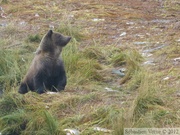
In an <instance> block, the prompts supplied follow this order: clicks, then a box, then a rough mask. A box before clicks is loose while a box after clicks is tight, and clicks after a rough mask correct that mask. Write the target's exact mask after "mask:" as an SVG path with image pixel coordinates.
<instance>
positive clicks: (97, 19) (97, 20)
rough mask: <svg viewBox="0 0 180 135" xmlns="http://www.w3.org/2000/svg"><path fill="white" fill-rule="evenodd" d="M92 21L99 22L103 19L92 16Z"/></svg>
mask: <svg viewBox="0 0 180 135" xmlns="http://www.w3.org/2000/svg"><path fill="white" fill-rule="evenodd" d="M92 21H93V22H99V21H105V19H99V18H94V19H93V20H92Z"/></svg>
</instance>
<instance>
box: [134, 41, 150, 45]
mask: <svg viewBox="0 0 180 135" xmlns="http://www.w3.org/2000/svg"><path fill="white" fill-rule="evenodd" d="M147 43H148V42H134V44H135V45H145V44H147Z"/></svg>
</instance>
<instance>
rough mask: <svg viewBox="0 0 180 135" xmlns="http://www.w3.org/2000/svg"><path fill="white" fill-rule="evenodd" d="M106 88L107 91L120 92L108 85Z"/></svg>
mask: <svg viewBox="0 0 180 135" xmlns="http://www.w3.org/2000/svg"><path fill="white" fill-rule="evenodd" d="M105 90H106V91H107V92H119V91H118V90H113V89H111V88H108V87H106V88H105Z"/></svg>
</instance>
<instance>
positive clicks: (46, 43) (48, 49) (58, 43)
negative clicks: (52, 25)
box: [36, 30, 71, 56]
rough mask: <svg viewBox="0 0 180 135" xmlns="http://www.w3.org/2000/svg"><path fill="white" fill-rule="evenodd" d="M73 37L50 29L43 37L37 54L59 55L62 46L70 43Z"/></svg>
mask: <svg viewBox="0 0 180 135" xmlns="http://www.w3.org/2000/svg"><path fill="white" fill-rule="evenodd" d="M70 40H71V37H69V36H64V35H62V34H60V33H58V32H53V31H52V30H49V31H48V32H47V34H46V35H45V36H44V37H43V38H42V40H41V43H40V45H39V47H38V49H37V50H36V54H39V53H48V54H54V55H56V56H59V55H60V53H61V51H62V48H63V47H64V46H66V45H67V43H69V41H70Z"/></svg>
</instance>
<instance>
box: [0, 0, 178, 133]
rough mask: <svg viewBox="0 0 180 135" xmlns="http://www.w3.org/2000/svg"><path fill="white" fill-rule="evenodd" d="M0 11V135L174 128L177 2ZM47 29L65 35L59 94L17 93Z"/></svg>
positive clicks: (11, 3)
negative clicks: (65, 78)
mask: <svg viewBox="0 0 180 135" xmlns="http://www.w3.org/2000/svg"><path fill="white" fill-rule="evenodd" d="M0 7H2V8H1V10H0V12H1V16H0V24H1V25H0V37H1V38H0V91H3V92H4V94H3V96H2V95H1V97H0V132H1V133H2V134H7V135H12V134H13V135H19V134H22V135H29V134H37V135H46V134H47V135H49V134H52V135H63V134H66V132H67V129H76V130H78V131H79V132H80V133H81V134H83V135H97V134H98V135H101V134H102V135H104V134H107V135H108V134H115V135H121V134H123V129H124V128H131V127H134V128H135V127H138V128H142V127H146V128H151V127H155V128H165V127H171V128H172V127H174V128H175V127H178V126H179V125H180V119H179V118H180V110H179V109H180V99H179V96H180V90H179V88H180V82H179V79H180V76H179V74H180V70H179V66H180V61H179V59H178V58H179V57H180V39H179V36H180V31H179V30H180V22H179V21H178V19H179V18H180V16H179V12H180V7H179V2H178V0H174V1H170V0H166V1H162V2H158V1H149V2H148V1H138V0H135V1H133V2H131V1H125V0H120V1H118V0H113V1H112V0H111V1H110V0H109V1H108V0H107V1H105V2H104V1H93V0H91V1H88V2H85V1H80V0H68V1H53V2H52V1H48V0H46V1H43V2H42V1H39V0H38V1H37V0H36V1H34V0H32V1H25V0H24V1H21V2H19V1H16V0H7V1H6V0H2V1H1V5H0ZM50 28H51V29H54V31H58V32H61V33H63V34H65V35H69V36H72V40H71V42H70V43H69V44H68V45H67V46H66V47H65V48H64V50H63V53H62V57H63V59H64V62H65V68H66V71H67V76H68V84H67V87H66V90H65V91H63V92H60V93H57V94H47V93H46V94H42V95H38V94H36V93H32V92H29V93H28V94H25V95H20V94H18V93H17V90H18V87H19V83H20V81H21V80H22V78H23V76H24V75H25V73H26V71H27V69H28V67H29V64H30V63H31V60H32V58H33V57H34V53H33V52H35V50H36V48H37V47H38V44H39V42H40V40H41V37H42V36H43V35H44V34H45V33H46V32H47V30H48V29H50ZM119 69H120V70H122V73H120V72H118V71H119ZM117 72H118V73H117ZM65 129H66V131H65ZM98 129H99V130H98Z"/></svg>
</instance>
